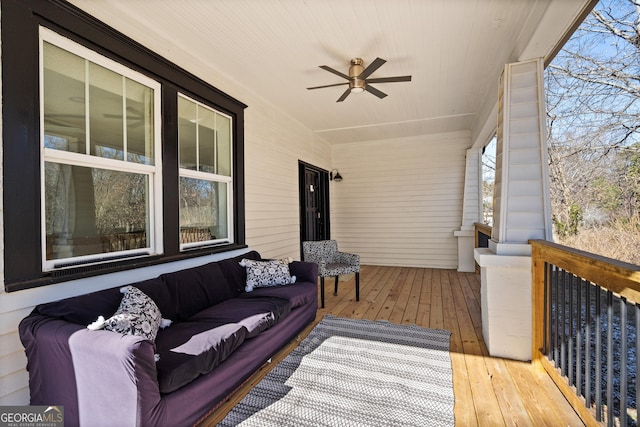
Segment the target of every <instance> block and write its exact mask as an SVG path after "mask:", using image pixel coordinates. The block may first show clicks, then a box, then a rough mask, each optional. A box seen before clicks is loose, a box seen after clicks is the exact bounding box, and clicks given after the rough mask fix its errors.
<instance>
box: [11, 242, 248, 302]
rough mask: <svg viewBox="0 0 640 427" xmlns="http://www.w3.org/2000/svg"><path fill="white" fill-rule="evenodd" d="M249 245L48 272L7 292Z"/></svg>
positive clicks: (215, 247)
mask: <svg viewBox="0 0 640 427" xmlns="http://www.w3.org/2000/svg"><path fill="white" fill-rule="evenodd" d="M245 248H247V245H240V244H233V243H232V244H227V245H220V246H209V247H204V248H198V249H193V250H189V251H185V252H182V253H180V254H178V255H171V256H166V255H152V256H149V257H143V258H131V259H126V260H118V261H114V262H109V263H103V264H89V265H83V266H77V267H73V268H67V269H61V270H56V271H48V272H45V273H43V274H42V277H39V278H37V279H33V280H19V281H15V282H6V283H5V291H6V292H16V291H22V290H25V289H31V288H37V287H40V286H47V285H53V284H56V283H64V282H68V281H72V280H78V279H86V278H88V277H95V276H102V275H105V274H110V273H117V272H121V271H127V270H133V269H137V268H143V267H151V266H154V265H160V264H166V263H171V262H176V261H182V260H185V259H191V258H198V257H202V256H206V255H211V254H217V253H223V252H229V251H234V250H238V249H245Z"/></svg>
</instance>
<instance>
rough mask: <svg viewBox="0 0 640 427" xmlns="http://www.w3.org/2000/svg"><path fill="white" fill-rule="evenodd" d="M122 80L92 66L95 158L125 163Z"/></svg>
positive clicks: (91, 99)
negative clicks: (123, 161) (105, 158)
mask: <svg viewBox="0 0 640 427" xmlns="http://www.w3.org/2000/svg"><path fill="white" fill-rule="evenodd" d="M122 79H123V77H122V76H121V75H120V74H117V73H114V72H113V71H111V70H108V69H106V68H104V67H101V66H100V65H96V64H93V63H90V64H89V111H90V113H89V118H90V120H89V122H90V125H89V126H90V127H89V140H90V145H91V154H93V155H94V156H98V157H107V158H110V159H118V160H124V141H123V117H122V116H123V114H122V105H123V102H122Z"/></svg>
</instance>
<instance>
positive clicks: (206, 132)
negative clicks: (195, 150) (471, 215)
mask: <svg viewBox="0 0 640 427" xmlns="http://www.w3.org/2000/svg"><path fill="white" fill-rule="evenodd" d="M215 125H216V113H214V112H213V111H212V110H209V109H207V108H203V107H200V106H199V107H198V146H199V147H200V156H199V159H198V160H199V162H198V163H199V167H198V170H199V171H202V172H209V173H216V170H215V166H214V165H215V158H214V147H215V137H216V136H215Z"/></svg>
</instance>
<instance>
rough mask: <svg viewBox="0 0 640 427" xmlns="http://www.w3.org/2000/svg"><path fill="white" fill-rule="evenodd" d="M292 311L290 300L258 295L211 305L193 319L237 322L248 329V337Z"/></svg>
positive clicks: (192, 319)
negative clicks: (248, 298) (249, 298)
mask: <svg viewBox="0 0 640 427" xmlns="http://www.w3.org/2000/svg"><path fill="white" fill-rule="evenodd" d="M290 312H291V303H289V300H287V299H283V298H277V297H269V296H265V297H257V298H252V299H251V300H247V299H238V298H233V299H230V300H227V301H224V302H221V303H220V304H217V305H214V306H213V307H209V308H207V309H205V310H203V311H201V312H200V313H198V314H196V315H195V316H193V317H192V318H191V319H190V320H191V321H206V322H211V323H214V324H217V323H237V324H240V325H242V326H244V327H245V328H246V329H247V339H248V338H253V337H255V336H256V335H258V334H259V333H260V332H262V331H264V330H266V329H268V328H270V327H272V326H273V325H275V324H276V323H278V322H279V321H280V320H281V319H283V318H285V317H286V316H287V315H288V314H289V313H290Z"/></svg>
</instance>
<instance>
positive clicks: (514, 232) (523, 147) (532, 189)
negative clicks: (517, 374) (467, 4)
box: [474, 59, 551, 360]
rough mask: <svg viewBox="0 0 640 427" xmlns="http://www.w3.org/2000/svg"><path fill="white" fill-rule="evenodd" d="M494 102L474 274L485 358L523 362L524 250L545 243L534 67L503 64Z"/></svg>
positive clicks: (527, 285) (526, 325) (547, 228)
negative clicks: (481, 243) (488, 223)
mask: <svg viewBox="0 0 640 427" xmlns="http://www.w3.org/2000/svg"><path fill="white" fill-rule="evenodd" d="M499 88H500V89H499V90H500V91H499V94H498V96H499V102H498V132H497V149H496V185H495V191H494V198H493V229H492V236H491V240H490V242H489V248H485V249H476V250H475V252H474V256H475V259H476V261H477V262H478V265H480V269H481V283H482V285H481V306H482V307H481V308H482V323H483V325H482V328H483V331H482V332H483V336H484V340H485V343H486V345H487V349H488V350H489V353H490V354H491V355H493V356H499V357H506V358H511V359H518V360H529V359H530V358H531V329H532V325H531V306H532V296H531V247H530V246H529V244H528V243H527V242H528V241H529V239H547V240H550V238H551V215H550V208H549V191H548V188H549V184H548V180H549V173H548V164H547V150H546V128H545V122H544V93H543V92H544V87H543V63H542V59H537V60H532V61H526V62H518V63H514V64H507V65H506V66H505V70H504V72H503V75H502V77H501V82H500V86H499Z"/></svg>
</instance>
